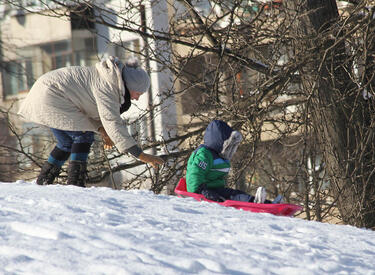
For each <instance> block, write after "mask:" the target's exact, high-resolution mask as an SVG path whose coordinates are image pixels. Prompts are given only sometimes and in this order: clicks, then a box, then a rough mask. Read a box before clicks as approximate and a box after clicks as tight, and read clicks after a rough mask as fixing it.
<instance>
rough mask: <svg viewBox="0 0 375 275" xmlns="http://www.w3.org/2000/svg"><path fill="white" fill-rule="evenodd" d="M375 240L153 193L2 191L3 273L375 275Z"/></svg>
mask: <svg viewBox="0 0 375 275" xmlns="http://www.w3.org/2000/svg"><path fill="white" fill-rule="evenodd" d="M374 259H375V232H373V231H370V230H364V229H358V228H355V227H351V226H340V225H331V224H324V223H318V222H308V221H304V220H301V219H298V218H287V217H276V216H273V215H270V214H257V213H250V212H244V211H240V210H235V209H232V208H225V207H221V206H219V205H216V204H211V203H206V202H201V203H200V202H196V201H194V200H193V199H181V198H178V197H174V196H164V195H154V194H153V193H151V192H148V191H139V190H137V191H116V190H112V189H108V188H87V189H84V188H78V187H74V186H61V185H53V186H37V185H36V184H33V183H27V182H22V181H18V182H15V183H0V274H38V275H39V274H59V275H61V274H111V275H112V274H142V275H143V274H163V275H166V274H173V275H176V274H236V275H242V274H262V275H264V274H288V275H291V274H298V275H300V274H304V275H306V274H366V275H368V274H375V261H374Z"/></svg>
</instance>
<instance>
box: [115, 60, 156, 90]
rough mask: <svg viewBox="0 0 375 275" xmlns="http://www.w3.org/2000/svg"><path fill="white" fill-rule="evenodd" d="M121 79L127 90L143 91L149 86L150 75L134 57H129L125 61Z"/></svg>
mask: <svg viewBox="0 0 375 275" xmlns="http://www.w3.org/2000/svg"><path fill="white" fill-rule="evenodd" d="M122 79H123V80H124V82H125V85H126V87H127V88H128V89H129V91H135V92H140V93H144V92H146V91H147V90H148V89H149V88H150V77H149V76H148V74H147V72H146V71H145V70H144V69H142V68H141V66H140V64H139V61H138V59H137V58H136V57H131V58H129V59H128V60H127V61H126V62H125V66H124V68H123V69H122Z"/></svg>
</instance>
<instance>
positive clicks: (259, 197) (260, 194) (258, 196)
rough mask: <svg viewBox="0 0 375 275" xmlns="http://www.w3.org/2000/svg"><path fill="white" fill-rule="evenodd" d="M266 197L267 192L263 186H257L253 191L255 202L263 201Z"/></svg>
mask: <svg viewBox="0 0 375 275" xmlns="http://www.w3.org/2000/svg"><path fill="white" fill-rule="evenodd" d="M266 197H267V192H266V189H265V188H264V187H258V189H257V192H256V193H255V199H254V202H255V203H264V202H265V200H266Z"/></svg>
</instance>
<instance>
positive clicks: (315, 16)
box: [286, 0, 375, 228]
mask: <svg viewBox="0 0 375 275" xmlns="http://www.w3.org/2000/svg"><path fill="white" fill-rule="evenodd" d="M286 2H287V3H288V4H287V5H288V8H290V9H291V10H293V12H291V13H290V14H292V16H293V14H294V16H295V17H294V18H298V19H297V21H298V25H297V28H296V31H295V34H296V37H297V39H296V41H298V42H297V43H298V44H299V45H298V47H297V48H299V50H300V53H297V55H298V54H300V55H301V58H305V59H306V58H307V62H306V63H305V64H306V65H305V66H304V67H303V68H301V70H300V74H301V77H302V81H303V85H304V90H305V92H306V95H307V96H309V97H310V98H311V103H312V104H311V106H308V108H309V109H310V110H311V118H312V121H313V129H314V131H316V132H317V136H318V137H319V139H320V144H322V146H323V148H322V149H323V150H322V151H323V152H324V158H325V161H326V168H327V171H328V173H329V175H330V183H331V188H332V191H333V192H334V196H335V198H336V200H337V206H338V208H339V211H340V214H341V218H342V219H343V221H344V222H345V223H347V224H351V225H355V226H359V227H367V228H374V227H375V211H374V210H375V189H374V179H375V178H374V159H375V157H374V152H375V150H374V149H375V148H374V145H375V139H374V131H373V127H374V119H373V117H372V115H371V114H372V113H375V112H374V110H373V109H374V106H373V103H372V102H371V101H370V100H367V101H366V100H364V98H363V96H362V89H360V88H359V87H358V86H357V85H356V84H355V83H354V82H353V81H352V79H353V75H352V73H351V71H352V65H353V64H352V63H353V61H352V59H351V58H350V56H349V55H348V54H347V50H348V49H346V45H345V39H343V37H344V35H345V32H344V31H343V29H345V28H340V25H339V21H338V20H339V13H338V10H337V5H336V2H335V1H334V0H306V1H305V0H295V1H286ZM349 50H350V49H349ZM307 55H308V56H307Z"/></svg>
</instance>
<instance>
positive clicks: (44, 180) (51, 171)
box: [36, 161, 61, 185]
mask: <svg viewBox="0 0 375 275" xmlns="http://www.w3.org/2000/svg"><path fill="white" fill-rule="evenodd" d="M60 170H61V167H58V166H56V165H54V164H51V163H49V162H48V161H46V162H45V163H44V164H43V166H42V170H41V171H40V173H39V176H38V178H37V180H36V183H37V184H39V185H48V184H52V183H53V182H54V180H55V178H56V177H58V176H59V174H60Z"/></svg>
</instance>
